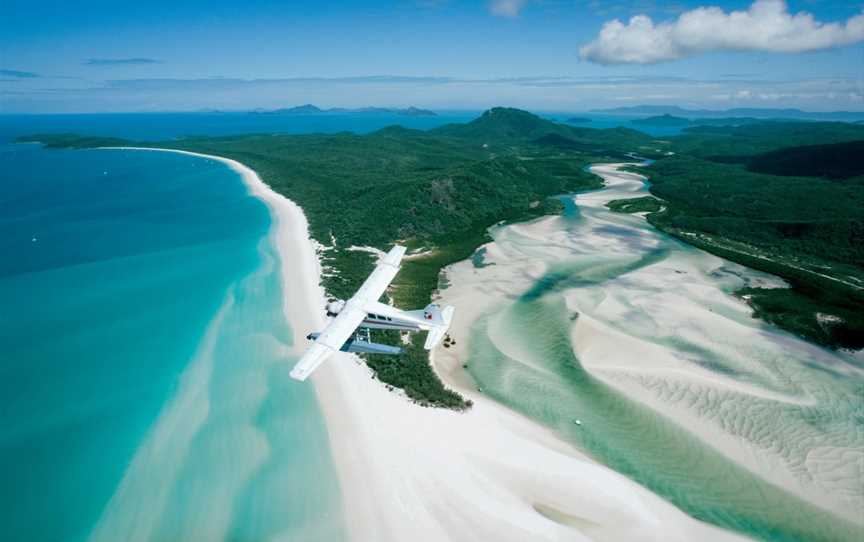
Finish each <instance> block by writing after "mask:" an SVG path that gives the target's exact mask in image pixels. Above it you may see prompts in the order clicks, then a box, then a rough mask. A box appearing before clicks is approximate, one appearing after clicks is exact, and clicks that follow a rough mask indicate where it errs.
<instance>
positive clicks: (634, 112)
mask: <svg viewBox="0 0 864 542" xmlns="http://www.w3.org/2000/svg"><path fill="white" fill-rule="evenodd" d="M591 112H592V113H602V114H604V115H627V116H634V117H638V116H644V115H650V116H660V115H672V116H676V117H684V118H703V117H707V118H711V117H713V118H719V117H751V118H756V119H796V120H801V119H813V120H834V121H845V122H854V121H860V120H864V111H831V112H821V111H802V110H801V109H791V108H788V109H768V108H754V107H737V108H733V109H721V110H713V109H685V108H683V107H679V106H677V105H634V106H629V107H613V108H610V109H594V110H592V111H591Z"/></svg>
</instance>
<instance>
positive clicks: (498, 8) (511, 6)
mask: <svg viewBox="0 0 864 542" xmlns="http://www.w3.org/2000/svg"><path fill="white" fill-rule="evenodd" d="M527 3H528V0H490V2H489V11H490V12H491V13H492V15H497V16H498V17H518V16H519V12H521V11H522V8H524V7H525V4H527Z"/></svg>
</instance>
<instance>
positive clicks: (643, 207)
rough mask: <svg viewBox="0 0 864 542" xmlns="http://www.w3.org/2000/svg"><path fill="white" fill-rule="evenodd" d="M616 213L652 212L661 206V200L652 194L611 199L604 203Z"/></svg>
mask: <svg viewBox="0 0 864 542" xmlns="http://www.w3.org/2000/svg"><path fill="white" fill-rule="evenodd" d="M606 207H609V209H611V210H612V211H615V212H616V213H645V212H649V213H653V212H656V211H659V210H660V209H662V208H663V202H661V201H660V200H659V199H657V198H655V197H652V196H644V197H641V198H628V199H613V200H612V201H610V202H609V203H607V204H606Z"/></svg>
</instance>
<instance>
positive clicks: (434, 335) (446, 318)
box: [423, 305, 456, 350]
mask: <svg viewBox="0 0 864 542" xmlns="http://www.w3.org/2000/svg"><path fill="white" fill-rule="evenodd" d="M455 310H456V309H454V308H453V307H452V306H450V305H448V306H446V307H444V309H443V310H442V311H441V314H440V323H439V324H438V325H436V326H435V327H433V328H432V329H430V330H429V334H428V335H426V343H425V344H424V345H423V348H425V349H426V350H432V349H433V348H435V347H436V346H438V343H440V342H441V339H443V338H444V336H445V335H447V330H449V329H450V323H451V322H452V321H453V312H454V311H455Z"/></svg>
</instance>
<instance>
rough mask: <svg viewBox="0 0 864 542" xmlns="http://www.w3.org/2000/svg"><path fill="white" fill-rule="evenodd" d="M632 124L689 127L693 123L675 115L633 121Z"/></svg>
mask: <svg viewBox="0 0 864 542" xmlns="http://www.w3.org/2000/svg"><path fill="white" fill-rule="evenodd" d="M630 123H631V124H637V125H646V126H689V125H690V124H691V123H692V121H691V120H690V119H685V118H683V117H675V116H673V115H669V114H665V115H659V116H656V117H647V118H644V119H635V120H631V121H630Z"/></svg>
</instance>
